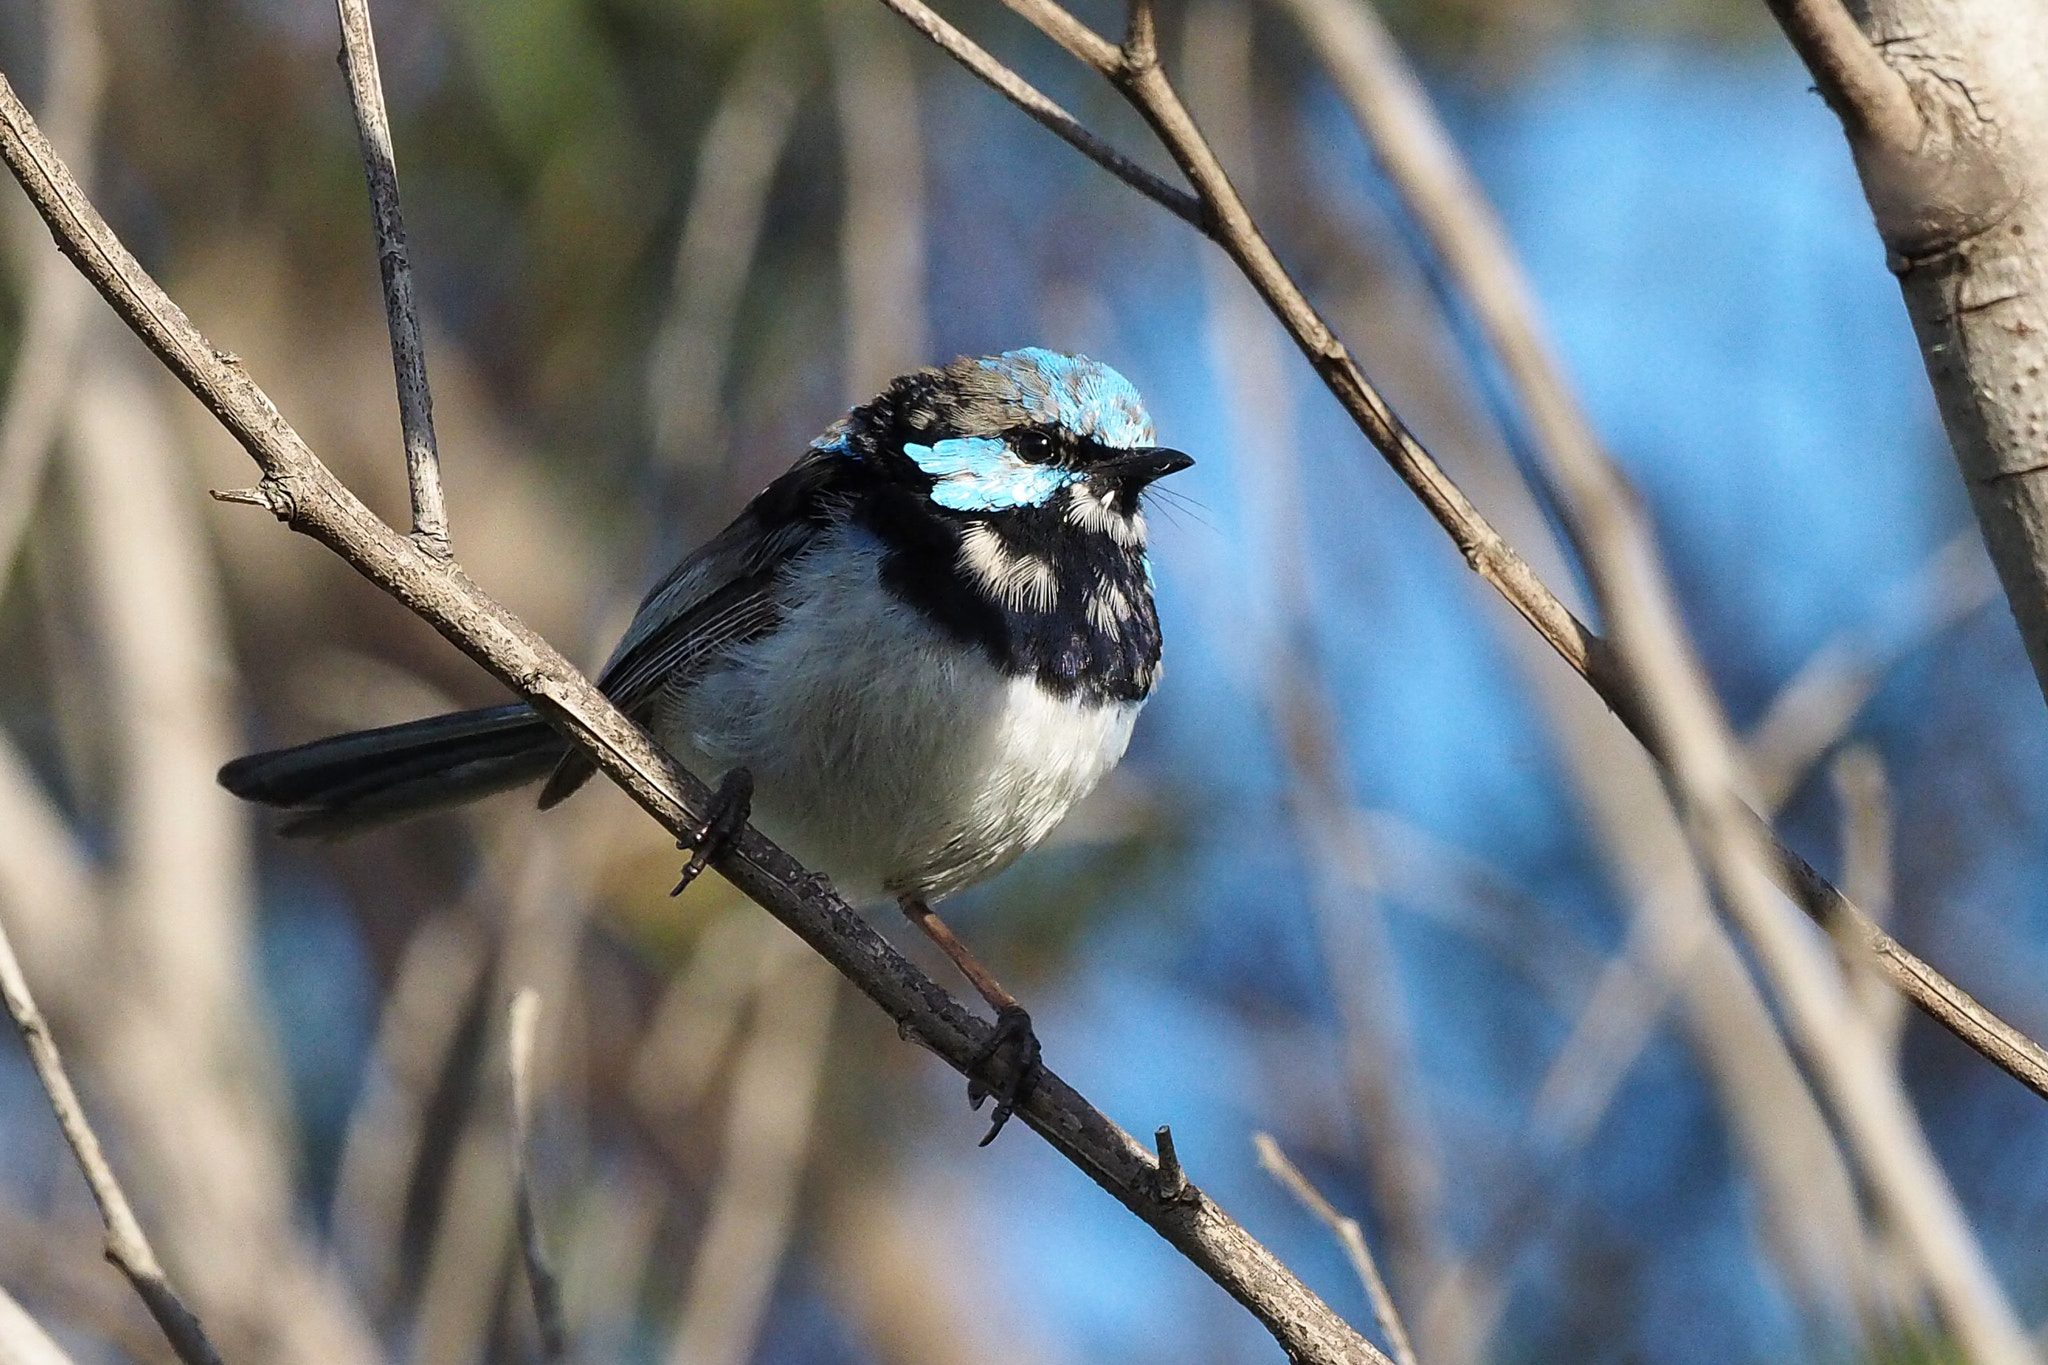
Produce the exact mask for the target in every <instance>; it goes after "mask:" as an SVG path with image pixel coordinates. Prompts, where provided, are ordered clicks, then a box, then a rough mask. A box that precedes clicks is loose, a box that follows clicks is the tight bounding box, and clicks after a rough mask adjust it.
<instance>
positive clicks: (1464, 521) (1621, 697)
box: [883, 0, 2048, 1099]
mask: <svg viewBox="0 0 2048 1365" xmlns="http://www.w3.org/2000/svg"><path fill="white" fill-rule="evenodd" d="M883 3H885V4H888V5H889V6H890V7H891V8H895V9H898V11H899V12H903V11H902V6H904V5H905V4H909V3H914V0H883ZM1012 8H1015V9H1017V10H1018V12H1019V13H1022V14H1024V15H1025V17H1026V18H1031V19H1033V20H1034V22H1039V20H1041V19H1043V22H1041V23H1040V27H1041V28H1043V29H1044V30H1045V31H1046V32H1047V33H1048V34H1050V35H1052V36H1054V37H1055V38H1058V37H1059V36H1060V35H1061V34H1062V33H1066V32H1067V30H1066V28H1065V27H1064V25H1065V24H1066V23H1068V22H1072V17H1071V16H1066V18H1065V20H1062V19H1061V18H1059V16H1065V15H1066V12H1065V11H1064V10H1061V9H1059V8H1058V7H1057V6H1056V5H1052V4H1050V0H1016V3H1014V4H1013V5H1012ZM933 19H934V20H935V21H936V16H933ZM938 22H943V21H938ZM920 28H921V29H922V28H923V25H920ZM926 31H929V30H926ZM1069 36H1070V37H1071V34H1069ZM935 41H936V39H935ZM961 41H962V42H965V41H966V40H965V39H964V38H962V39H961ZM941 46H942V47H945V48H946V50H947V51H948V52H949V53H951V54H952V55H954V56H955V57H956V58H958V59H959V60H961V61H962V64H963V65H967V66H968V67H969V69H970V70H973V71H974V72H975V74H976V75H979V76H981V77H982V78H983V79H984V80H988V81H989V82H990V83H991V84H996V85H997V88H999V89H1001V88H1003V86H1002V85H1001V84H1000V82H1001V81H1003V80H1005V79H1008V80H1013V81H1014V80H1018V79H1019V78H1017V77H1016V75H1015V73H1014V72H1010V71H1009V69H1008V68H1007V67H1003V66H1002V65H1001V64H1000V63H997V62H995V60H994V59H993V58H991V57H989V56H988V54H987V53H985V52H983V51H981V49H979V48H974V49H973V51H974V53H975V54H977V55H976V57H975V59H974V60H971V61H970V60H969V59H968V58H967V57H965V56H962V54H961V53H960V52H959V51H958V50H956V49H955V48H954V47H952V46H948V45H947V44H945V43H941ZM1091 64H1092V63H1091ZM1111 79H1112V80H1113V81H1114V83H1115V84H1116V86H1117V88H1118V89H1119V90H1121V91H1122V92H1123V93H1124V95H1125V97H1126V98H1127V99H1128V100H1130V102H1131V103H1132V104H1133V106H1135V107H1136V108H1137V109H1138V111H1139V112H1140V113H1141V114H1143V115H1144V116H1145V118H1146V120H1147V121H1148V122H1149V123H1150V124H1151V125H1152V128H1153V130H1154V131H1155V132H1156V133H1157V134H1158V135H1159V138H1160V140H1161V142H1162V143H1164V144H1165V146H1166V148H1167V150H1168V151H1169V152H1171V153H1172V155H1173V157H1174V160H1175V161H1177V162H1178V163H1179V164H1180V166H1181V169H1182V170H1183V171H1184V172H1185V173H1186V174H1187V176H1188V179H1189V181H1190V182H1191V183H1192V184H1193V185H1194V186H1195V190H1196V193H1197V197H1198V198H1199V200H1200V202H1201V205H1202V211H1203V212H1202V219H1201V221H1202V223H1203V225H1204V230H1205V231H1206V232H1207V233H1208V235H1209V236H1210V237H1211V238H1213V239H1214V240H1215V241H1216V243H1217V244H1218V245H1219V246H1221V247H1222V248H1223V249H1224V250H1225V251H1226V252H1228V253H1229V254H1230V256H1231V258H1232V259H1233V260H1234V261H1236V262H1237V264H1238V268H1239V269H1241V270H1242V271H1244V273H1245V276H1246V278H1247V279H1249V280H1250V281H1251V283H1252V286H1253V287H1254V288H1255V289H1257V290H1258V291H1259V294H1260V297H1262V298H1263V299H1265V301H1266V306H1267V307H1268V308H1269V309H1271V310H1272V312H1273V314H1274V316H1276V317H1277V318H1279V320H1280V322H1281V324H1282V325H1283V326H1284V327H1285V328H1286V329H1287V332H1288V335H1289V336H1291V337H1292V338H1293V339H1294V342H1295V345H1296V346H1297V347H1299V348H1300V350H1301V352H1302V354H1303V355H1304V356H1306V357H1307V359H1308V361H1309V364H1310V365H1311V366H1312V367H1313V368H1314V369H1315V371H1316V373H1317V375H1318V376H1319V377H1320V378H1321V379H1322V380H1323V383H1324V384H1325V386H1326V387H1328V388H1329V390H1330V392H1331V393H1332V394H1333V395H1334V396H1335V397H1336V399H1337V401H1338V402H1339V403H1340V404H1342V405H1343V407H1344V410H1345V411H1346V413H1347V414H1349V415H1350V417H1351V419H1352V420H1353V422H1355V423H1356V424H1357V426H1358V428H1359V430H1360V431H1361V432H1363V433H1364V434H1365V437H1366V439H1367V440H1369V441H1370V442H1371V443H1372V445H1373V447H1374V449H1376V450H1378V451H1379V452H1380V454H1381V455H1382V456H1383V457H1384V458H1385V459H1386V461H1387V463H1388V465H1389V466H1390V467H1391V468H1392V469H1393V470H1394V473H1395V474H1396V475H1397V476H1398V477H1399V478H1400V479H1401V481H1402V482H1403V483H1405V484H1407V485H1408V488H1409V490H1410V491H1411V492H1413V493H1414V494H1415V495H1416V497H1417V498H1419V499H1420V500H1421V502H1422V504H1423V506H1424V508H1425V509H1427V510H1428V512H1429V514H1430V515H1431V517H1433V518H1434V519H1435V520H1436V522H1437V524H1438V525H1439V526H1440V527H1442V528H1443V530H1444V532H1445V533H1446V534H1447V535H1449V536H1450V537H1451V540H1452V543H1453V544H1455V545H1456V546H1457V548H1458V551H1459V553H1460V554H1462V555H1463V556H1464V558H1465V561H1466V563H1467V564H1469V565H1470V566H1471V567H1472V569H1473V570H1474V571H1475V572H1476V573H1478V574H1479V575H1480V577H1482V578H1483V579H1485V580H1486V582H1487V583H1488V584H1490V585H1491V586H1492V587H1493V588H1494V589H1495V590H1496V591H1497V592H1499V593H1500V595H1501V596H1502V597H1503V598H1504V599H1505V600H1506V601H1507V603H1508V605H1509V606H1511V607H1513V608H1514V609H1515V610H1516V611H1517V612H1518V613H1520V615H1521V616H1522V618H1523V619H1524V620H1526V621H1527V622H1528V623H1529V624H1530V625H1531V626H1532V627H1534V628H1535V630H1536V632H1537V633H1538V634H1539V635H1541V636H1542V638H1543V640H1544V642H1545V643H1546V644H1548V645H1549V646H1550V647H1551V648H1552V649H1553V650H1555V651H1556V652H1557V655H1558V657H1559V658H1561V659H1563V660H1564V661H1565V663H1566V664H1567V665H1568V666H1570V667H1571V669H1572V670H1573V671H1574V672H1576V673H1578V674H1579V676H1580V677H1582V678H1584V679H1585V680H1586V682H1587V684H1588V685H1589V686H1591V687H1592V688H1593V690H1594V691H1595V692H1596V693H1597V694H1598V695H1599V697H1600V699H1601V700H1602V701H1603V702H1605V703H1606V704H1607V706H1608V708H1609V709H1610V710H1612V711H1613V712H1614V714H1615V717H1616V718H1617V719H1619V720H1620V721H1621V722H1622V724H1623V725H1625V726H1627V727H1628V729H1629V731H1630V732H1631V733H1632V734H1634V735H1635V736H1636V737H1637V739H1639V740H1641V741H1642V742H1643V744H1644V746H1645V747H1646V748H1647V749H1649V751H1650V752H1651V754H1652V756H1653V757H1657V758H1658V761H1659V762H1660V763H1661V762H1663V761H1664V758H1663V755H1662V751H1661V747H1660V744H1659V742H1658V739H1657V735H1656V732H1655V731H1654V729H1653V728H1652V727H1651V724H1650V721H1649V718H1648V717H1647V716H1646V715H1645V714H1644V711H1643V707H1642V704H1641V700H1640V698H1639V696H1638V694H1637V690H1636V685H1635V682H1634V680H1633V679H1632V678H1631V677H1630V676H1628V675H1627V673H1626V672H1625V671H1624V670H1622V669H1621V668H1620V667H1619V666H1618V661H1617V660H1616V658H1615V656H1614V651H1613V648H1612V646H1611V645H1609V643H1608V642H1607V641H1605V640H1603V639H1602V638H1600V637H1599V636H1598V635H1596V634H1595V633H1594V632H1593V631H1592V630H1591V629H1590V628H1588V627H1587V626H1586V625H1585V623H1583V622H1582V621H1580V620H1579V619H1578V617H1577V616H1575V615H1574V614H1573V613H1572V611H1571V610H1570V608H1568V607H1566V606H1565V604H1564V603H1563V602H1562V601H1561V600H1560V599H1559V598H1558V597H1557V595H1556V594H1555V593H1554V592H1552V591H1551V590H1550V588H1549V587H1548V585H1546V584H1545V583H1544V582H1543V581H1542V579H1541V578H1540V577H1538V575H1537V574H1536V572H1535V570H1533V569H1531V568H1530V567H1529V565H1528V564H1527V562H1525V561H1524V560H1523V559H1522V557H1521V556H1520V555H1519V554H1517V553H1516V552H1515V550H1514V548H1513V547H1512V546H1511V545H1509V544H1508V543H1507V541H1506V540H1505V539H1504V538H1503V537H1502V536H1501V535H1500V533H1499V532H1498V531H1497V530H1495V529H1494V527H1493V526H1492V525H1491V524H1490V523H1489V522H1488V521H1487V520H1486V519H1485V518H1484V517H1483V516H1481V515H1480V513H1479V511H1478V509H1477V508H1476V507H1475V506H1473V504H1472V502H1471V500H1470V499H1469V498H1467V497H1466V496H1465V494H1464V493H1463V492H1462V491H1461V490H1460V489H1459V488H1458V486H1457V485H1456V484H1455V483H1454V482H1452V480H1451V478H1450V476H1449V475H1448V474H1446V473H1445V472H1444V471H1443V468H1442V467H1441V466H1440V465H1438V464H1437V463H1436V461H1435V459H1434V458H1433V457H1431V455H1430V454H1429V452H1428V451H1427V450H1425V449H1424V448H1423V446H1422V444H1421V442H1420V441H1418V440H1416V438H1415V436H1414V434H1413V433H1412V432H1410V431H1409V430H1408V428H1407V427H1406V426H1405V425H1404V424H1403V423H1402V422H1401V420H1400V418H1399V417H1398V416H1396V414H1395V413H1394V411H1393V409H1392V407H1390V406H1389V405H1388V403H1387V401H1386V399H1385V398H1384V397H1382V396H1381V395H1380V393H1379V391H1378V390H1377V389H1376V388H1374V387H1373V385H1372V383H1371V381H1369V380H1368V379H1367V378H1366V376H1365V374H1364V372H1363V371H1362V370H1360V369H1359V367H1358V364H1357V362H1356V361H1355V360H1354V359H1353V358H1352V356H1351V353H1350V351H1349V350H1348V349H1347V348H1346V347H1345V346H1344V344H1343V343H1342V342H1341V341H1340V340H1338V338H1337V336H1336V334H1335V333H1334V332H1332V331H1331V330H1330V327H1329V325H1328V324H1327V323H1326V322H1325V321H1324V320H1323V318H1322V316H1321V315H1320V314H1319V313H1318V312H1317V311H1316V310H1315V308H1314V306H1313V305H1312V304H1310V303H1309V301H1308V299H1307V296H1306V295H1304V294H1303V293H1302V292H1301V289H1300V287H1299V286H1297V285H1296V284H1295V283H1294V281H1293V279H1292V278H1291V277H1290V276H1289V275H1288V274H1287V271H1286V269H1285V267H1283V266H1282V265H1281V264H1280V261H1279V258H1278V257H1277V256H1275V255H1274V253H1273V250H1272V247H1271V245H1270V244H1269V243H1268V242H1267V241H1266V240H1265V238H1264V237H1263V236H1262V235H1261V234H1260V233H1259V231H1258V229H1257V227H1256V226H1255V225H1254V224H1253V222H1252V219H1251V216H1250V214H1249V213H1248V212H1247V210H1246V209H1245V207H1244V203H1243V201H1242V200H1241V199H1240V198H1239V197H1238V194H1237V191H1236V190H1235V189H1234V188H1233V187H1232V186H1231V183H1230V179H1229V176H1228V175H1226V174H1225V173H1224V170H1223V167H1222V165H1221V163H1220V162H1218V161H1217V159H1216V156H1215V153H1214V151H1213V150H1211V149H1210V147H1209V145H1208V143H1207V142H1206V141H1205V140H1204V139H1203V137H1202V135H1201V131H1200V129H1199V128H1197V127H1196V125H1195V123H1194V120H1193V119H1192V118H1191V117H1190V116H1189V115H1188V112H1187V110H1186V108H1185V107H1184V106H1183V105H1182V104H1181V102H1180V97H1179V96H1178V94H1176V93H1175V91H1174V89H1173V86H1172V85H1171V83H1170V82H1168V81H1167V79H1166V77H1165V75H1164V73H1163V72H1162V71H1161V70H1160V69H1159V68H1158V67H1157V66H1153V67H1150V68H1147V69H1144V70H1140V71H1130V70H1127V69H1125V68H1124V67H1123V66H1122V65H1121V64H1119V66H1118V67H1117V69H1116V73H1115V75H1113V76H1112V77H1111ZM1062 136H1065V134H1064V133H1063V134H1062ZM1068 140H1069V141H1070V142H1072V141H1074V139H1073V138H1071V137H1069V138H1068ZM1076 145H1077V146H1078V145H1080V144H1079V143H1076ZM1745 810H1747V808H1745ZM1748 819H1749V821H1750V822H1751V824H1752V825H1754V826H1755V829H1756V832H1757V837H1760V838H1762V839H1764V840H1765V841H1766V845H1767V847H1769V848H1770V849H1771V851H1772V855H1773V860H1772V861H1773V865H1772V875H1773V876H1774V877H1775V878H1776V879H1777V880H1779V881H1780V883H1781V884H1782V885H1783V886H1784V887H1785V889H1786V891H1787V893H1788V894H1790V895H1791V896H1792V898H1793V899H1794V901H1795V902H1796V903H1797V904H1798V905H1799V907H1800V909H1802V910H1803V911H1805V913H1806V914H1807V915H1808V916H1809V917H1810V918H1812V919H1814V920H1815V921H1817V922H1819V923H1821V924H1824V925H1825V924H1831V923H1835V922H1837V921H1841V922H1843V923H1844V924H1845V925H1846V926H1847V928H1846V930H1845V931H1847V932H1853V933H1854V934H1855V935H1856V936H1858V937H1860V938H1861V939H1862V940H1863V941H1864V942H1866V943H1868V944H1869V945H1870V950H1871V953H1872V955H1873V956H1874V958H1875V959H1876V960H1877V962H1878V963H1879V965H1880V968H1881V970H1882V971H1883V972H1884V975H1885V978H1886V979H1887V980H1888V981H1890V982H1891V983H1892V985H1893V986H1894V987H1896V988H1897V989H1898V990H1900V991H1901V992H1903V993H1904V994H1905V995H1906V997H1907V998H1908V999H1910V1000H1911V1001H1912V1002H1913V1003H1914V1004H1915V1005H1917V1006H1918V1007H1919V1008H1920V1009H1921V1010H1922V1011H1924V1012H1925V1013H1926V1014H1927V1015H1928V1016H1929V1017H1930V1018H1932V1019H1934V1020H1935V1021H1936V1022H1937V1023H1939V1024H1941V1026H1942V1027H1944V1028H1946V1029H1948V1030H1949V1031H1950V1032H1951V1033H1954V1034H1955V1035H1956V1036H1957V1037H1958V1038H1960V1039H1961V1040H1962V1041H1963V1042H1965V1043H1967V1044H1968V1045H1969V1046H1970V1047H1972V1048H1974V1049H1975V1050H1976V1051H1977V1052H1978V1053H1979V1054H1980V1055H1981V1056H1983V1057H1984V1058H1985V1059H1986V1060H1988V1061H1990V1062H1991V1063H1993V1064H1994V1065H1996V1066H1998V1067H1999V1068H2000V1069H2001V1070H2003V1071H2005V1072H2006V1073H2007V1074H2008V1075H2010V1076H2012V1077H2013V1078H2014V1079H2015V1080H2017V1081H2019V1082H2020V1083H2021V1084H2023V1085H2025V1086H2026V1087H2027V1088H2028V1089H2030V1090H2032V1091H2033V1092H2034V1093H2035V1094H2037V1095H2039V1096H2041V1097H2042V1098H2043V1099H2048V1051H2044V1050H2043V1049H2042V1047H2041V1046H2040V1044H2038V1043H2036V1042H2034V1041H2033V1040H2032V1039H2030V1038H2028V1037H2027V1036H2026V1035H2025V1034H2023V1033H2021V1032H2020V1031H2019V1030H2018V1029H2015V1028H2013V1027H2012V1026H2011V1025H2010V1024H2008V1023H2006V1022H2005V1021H2004V1020H2002V1019H2000V1018H1999V1017H1998V1016H1997V1015H1995V1014H1993V1013H1992V1012H1991V1011H1990V1010H1987V1009H1985V1008H1984V1006H1983V1005H1981V1004H1980V1003H1978V1002H1977V1001H1976V1000H1975V999H1974V998H1972V997H1971V996H1970V995H1969V993H1968V992H1966V991H1964V990H1963V989H1962V988H1961V987H1959V986H1957V985H1956V984H1955V983H1954V982H1952V981H1950V980H1948V978H1946V977H1944V976H1943V975H1941V973H1939V972H1937V971H1935V970H1934V968H1932V967H1930V966H1929V965H1928V964H1927V963H1925V962H1923V961H1921V960H1920V959H1919V958H1918V957H1916V956H1914V955H1913V954H1912V953H1911V952H1909V951H1907V950H1906V949H1905V948H1904V947H1902V946H1901V945H1900V944H1898V943H1897V942H1896V941H1894V940H1893V939H1892V938H1891V936H1890V935H1888V934H1886V933H1885V932H1884V931H1883V930H1881V929H1879V928H1878V927H1877V926H1875V925H1873V924H1871V923H1870V922H1869V920H1868V919H1867V918H1866V917H1865V916H1864V915H1863V914H1862V912H1861V911H1859V910H1858V909H1857V908H1856V907H1855V905H1854V904H1852V903H1851V902H1850V901H1849V900H1848V899H1847V898H1846V897H1845V896H1843V895H1842V893H1841V892H1840V891H1839V890H1837V889H1836V888H1835V886H1834V885H1833V884H1832V883H1830V882H1829V881H1828V880H1827V879H1826V878H1825V877H1823V876H1821V875H1820V873H1818V872H1816V871H1815V870H1814V869H1813V867H1812V866H1811V865H1810V864H1808V863H1807V861H1806V860H1805V859H1804V858H1802V857H1800V856H1799V854H1798V853H1796V852H1795V851H1793V850H1792V849H1790V848H1788V847H1786V846H1785V845H1784V844H1783V843H1781V842H1779V841H1778V839H1777V836H1776V834H1775V833H1773V832H1772V831H1771V830H1770V829H1769V828H1768V827H1767V826H1765V825H1764V823H1763V821H1762V820H1761V819H1759V818H1758V817H1757V816H1756V815H1755V813H1754V812H1748Z"/></svg>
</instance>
